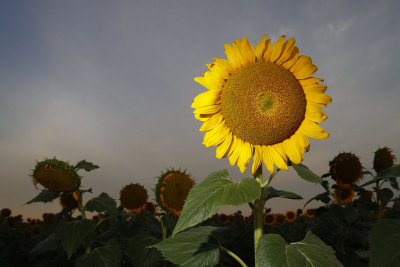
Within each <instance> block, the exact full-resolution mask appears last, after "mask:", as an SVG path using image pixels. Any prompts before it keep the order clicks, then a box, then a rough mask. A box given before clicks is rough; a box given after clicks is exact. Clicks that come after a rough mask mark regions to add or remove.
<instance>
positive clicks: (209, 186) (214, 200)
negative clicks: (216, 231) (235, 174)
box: [172, 170, 261, 236]
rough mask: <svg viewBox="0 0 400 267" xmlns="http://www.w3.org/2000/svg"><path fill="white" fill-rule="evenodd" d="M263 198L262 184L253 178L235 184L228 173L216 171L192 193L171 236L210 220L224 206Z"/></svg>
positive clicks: (192, 190) (193, 188) (194, 188)
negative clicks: (261, 196)
mask: <svg viewBox="0 0 400 267" xmlns="http://www.w3.org/2000/svg"><path fill="white" fill-rule="evenodd" d="M260 195H261V188H260V185H259V183H258V182H257V181H256V180H254V179H253V178H244V179H243V180H241V181H240V182H239V183H236V182H235V181H234V180H232V178H230V177H229V173H228V171H227V170H222V171H216V172H213V173H211V174H210V175H209V176H208V177H207V178H206V179H204V180H203V181H202V182H201V183H199V184H197V185H195V186H194V187H192V189H191V190H190V192H189V195H188V197H187V199H186V201H185V204H184V206H183V210H182V213H181V216H180V218H179V220H178V222H177V224H176V226H175V229H174V232H173V234H172V236H174V235H175V234H176V233H178V232H180V231H182V230H184V229H186V228H188V227H190V226H194V225H196V224H198V223H200V222H202V221H204V220H206V219H208V218H210V217H211V216H212V215H214V214H215V213H216V212H217V211H218V208H219V207H221V206H224V205H234V206H238V205H242V204H245V203H248V202H251V201H254V200H256V199H258V198H259V197H260Z"/></svg>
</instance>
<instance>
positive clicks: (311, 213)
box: [304, 209, 316, 219]
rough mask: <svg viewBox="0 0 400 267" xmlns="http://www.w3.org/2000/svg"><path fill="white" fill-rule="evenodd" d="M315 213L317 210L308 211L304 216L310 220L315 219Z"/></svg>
mask: <svg viewBox="0 0 400 267" xmlns="http://www.w3.org/2000/svg"><path fill="white" fill-rule="evenodd" d="M315 212H316V209H306V211H305V212H304V215H305V216H306V217H307V218H309V219H314V218H315Z"/></svg>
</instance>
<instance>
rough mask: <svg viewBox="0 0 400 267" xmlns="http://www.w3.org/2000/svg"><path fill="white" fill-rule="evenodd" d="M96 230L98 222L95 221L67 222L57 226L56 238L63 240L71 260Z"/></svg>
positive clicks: (62, 242)
mask: <svg viewBox="0 0 400 267" xmlns="http://www.w3.org/2000/svg"><path fill="white" fill-rule="evenodd" d="M95 229H96V222H94V221H90V220H83V221H65V222H62V223H60V224H59V225H58V226H57V228H56V230H55V232H54V233H55V235H56V238H57V239H59V240H61V244H62V246H63V248H64V250H65V252H66V253H67V256H68V259H69V258H71V256H72V255H73V254H74V253H75V251H76V250H77V249H78V248H79V246H80V245H82V243H83V241H85V240H86V238H87V237H88V236H89V235H91V234H92V233H93V232H94V230H95Z"/></svg>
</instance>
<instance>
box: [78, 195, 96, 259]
mask: <svg viewBox="0 0 400 267" xmlns="http://www.w3.org/2000/svg"><path fill="white" fill-rule="evenodd" d="M78 207H79V211H80V212H81V217H82V221H84V220H86V212H85V207H84V206H83V204H82V194H81V193H80V192H79V196H78ZM98 225H100V223H99V224H98ZM90 251H91V248H90V240H89V237H88V238H87V239H86V254H89V253H90Z"/></svg>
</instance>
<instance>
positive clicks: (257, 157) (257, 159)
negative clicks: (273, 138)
mask: <svg viewBox="0 0 400 267" xmlns="http://www.w3.org/2000/svg"><path fill="white" fill-rule="evenodd" d="M261 156H262V152H261V146H259V145H256V146H254V158H253V165H252V167H251V174H252V175H254V174H255V173H256V171H257V170H258V168H259V167H260V165H261V162H262V157H261Z"/></svg>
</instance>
